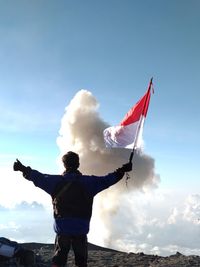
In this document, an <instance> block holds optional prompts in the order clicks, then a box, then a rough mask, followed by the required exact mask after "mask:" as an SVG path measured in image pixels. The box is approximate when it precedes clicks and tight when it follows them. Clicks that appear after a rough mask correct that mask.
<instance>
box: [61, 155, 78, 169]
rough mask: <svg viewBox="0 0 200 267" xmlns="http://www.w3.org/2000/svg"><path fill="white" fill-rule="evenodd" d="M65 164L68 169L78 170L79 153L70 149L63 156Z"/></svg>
mask: <svg viewBox="0 0 200 267" xmlns="http://www.w3.org/2000/svg"><path fill="white" fill-rule="evenodd" d="M62 161H63V164H64V166H65V169H66V170H73V171H75V170H77V169H78V167H79V155H78V154H76V153H74V152H72V151H69V152H67V154H65V155H64V156H63V157H62Z"/></svg>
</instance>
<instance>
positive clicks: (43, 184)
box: [24, 169, 63, 195]
mask: <svg viewBox="0 0 200 267" xmlns="http://www.w3.org/2000/svg"><path fill="white" fill-rule="evenodd" d="M24 177H25V178H26V179H27V180H29V181H32V182H33V183H34V185H35V186H37V187H39V188H41V189H42V190H44V191H45V192H47V193H48V194H50V195H51V194H52V193H53V192H54V190H55V187H56V185H57V183H58V182H60V181H61V180H62V178H63V176H62V175H50V174H43V173H41V172H39V171H36V170H32V169H31V170H30V171H29V173H28V174H27V175H24Z"/></svg>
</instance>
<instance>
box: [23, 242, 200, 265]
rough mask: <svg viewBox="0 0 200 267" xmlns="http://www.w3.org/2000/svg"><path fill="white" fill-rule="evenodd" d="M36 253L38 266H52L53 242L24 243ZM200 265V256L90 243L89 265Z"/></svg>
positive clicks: (70, 259)
mask: <svg viewBox="0 0 200 267" xmlns="http://www.w3.org/2000/svg"><path fill="white" fill-rule="evenodd" d="M23 246H24V247H25V248H27V249H30V250H33V251H34V253H35V261H36V264H35V265H36V267H47V266H48V267H49V266H51V256H52V253H53V244H38V243H28V244H23ZM67 266H68V267H75V265H74V258H73V253H72V252H70V255H69V259H68V265H67ZM169 266H172V267H195V266H199V267H200V257H199V256H184V255H182V254H180V253H178V252H177V253H176V254H175V255H171V256H169V257H161V256H157V255H146V254H143V253H125V252H120V251H116V250H111V249H107V248H103V247H99V246H95V245H92V244H89V259H88V267H169Z"/></svg>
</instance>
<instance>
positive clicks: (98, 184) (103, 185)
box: [88, 168, 124, 195]
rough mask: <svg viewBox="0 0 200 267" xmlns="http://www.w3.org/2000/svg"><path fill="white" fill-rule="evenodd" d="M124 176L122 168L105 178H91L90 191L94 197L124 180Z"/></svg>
mask: <svg viewBox="0 0 200 267" xmlns="http://www.w3.org/2000/svg"><path fill="white" fill-rule="evenodd" d="M123 176H124V171H123V170H121V168H119V169H117V170H116V171H115V172H112V173H109V174H107V175H105V176H91V177H90V178H89V188H88V189H89V191H90V193H91V194H92V195H96V194H97V193H99V192H101V191H103V190H105V189H107V188H108V187H110V186H112V185H114V184H116V183H117V182H119V181H120V180H121V179H122V178H123Z"/></svg>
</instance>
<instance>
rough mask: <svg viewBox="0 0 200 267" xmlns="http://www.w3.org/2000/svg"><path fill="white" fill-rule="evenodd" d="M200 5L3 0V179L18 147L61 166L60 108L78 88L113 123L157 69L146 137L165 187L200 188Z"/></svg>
mask: <svg viewBox="0 0 200 267" xmlns="http://www.w3.org/2000/svg"><path fill="white" fill-rule="evenodd" d="M199 8H200V2H199V1H198V0H191V1H186V0H173V1H172V0H163V1H160V0H151V1H144V0H138V1H137V0H125V1H119V0H109V1H105V0H101V1H96V0H95V1H92V0H91V1H90V0H86V1H80V0H77V1H72V0H70V1H68V0H67V1H64V0H60V1H52V0H48V1H47V0H46V1H45V0H44V1H41V0H39V1H34V0H29V1H25V0H18V1H15V2H13V1H10V0H7V1H2V0H0V35H1V42H0V62H1V63H0V88H1V90H0V91H1V97H0V111H1V112H0V119H1V123H0V157H1V163H0V167H1V174H2V178H1V180H3V179H5V177H4V175H5V173H6V170H8V169H9V175H12V172H10V170H11V168H12V163H13V161H14V160H15V158H16V157H19V159H21V160H22V161H23V160H24V161H23V162H24V163H26V164H27V165H28V164H30V165H34V167H35V168H38V169H40V170H41V171H44V172H50V173H52V172H54V173H56V172H58V167H57V165H56V158H57V157H58V155H59V153H60V151H59V148H58V146H57V144H56V139H57V137H58V134H59V129H60V125H61V118H62V116H63V114H64V110H65V107H66V106H67V105H68V104H69V102H70V101H71V99H72V98H73V97H74V95H75V94H76V93H77V92H78V91H79V90H80V89H86V90H89V91H90V92H92V94H93V96H94V97H95V98H96V99H97V101H98V102H99V104H100V106H99V114H100V116H101V117H102V118H103V120H104V121H106V122H108V123H109V124H111V125H116V124H118V123H119V122H120V120H121V119H122V118H123V117H124V115H125V113H126V112H127V111H128V110H129V109H130V108H131V106H133V105H134V104H135V102H136V101H137V100H139V98H140V97H141V96H142V95H143V94H144V93H145V91H146V88H147V86H148V83H149V80H150V78H151V77H152V76H153V77H154V89H155V94H154V95H152V98H151V103H150V107H149V113H148V116H147V120H146V123H145V128H144V140H145V152H146V153H147V154H149V155H151V156H152V157H153V158H154V159H155V168H156V172H157V173H159V175H160V178H161V181H160V183H159V188H160V190H164V191H165V190H168V191H171V192H173V194H174V195H173V196H174V198H175V199H176V195H179V194H184V195H185V196H187V194H199V186H200V182H199V181H200V179H199V178H200V167H199V149H200V142H199V138H198V137H199V132H200V123H199V117H200V111H199V97H200V91H199V89H200V88H199V84H200V75H199V71H200V50H199V47H200V34H199V27H200V18H199ZM125 160H126V159H125ZM10 173H11V174H10ZM9 186H12V185H9V184H7V183H6V184H4V182H3V181H1V188H4V190H7V187H9ZM1 190H2V189H1ZM158 190H159V189H158ZM1 192H2V191H1ZM1 192H0V193H1ZM19 199H20V200H21V201H23V200H25V201H28V198H26V197H24V198H23V197H20V198H19ZM19 199H18V198H16V202H17V201H19ZM0 201H2V203H1V202H0V205H2V206H4V205H5V199H3V198H0ZM13 203H15V197H13Z"/></svg>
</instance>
